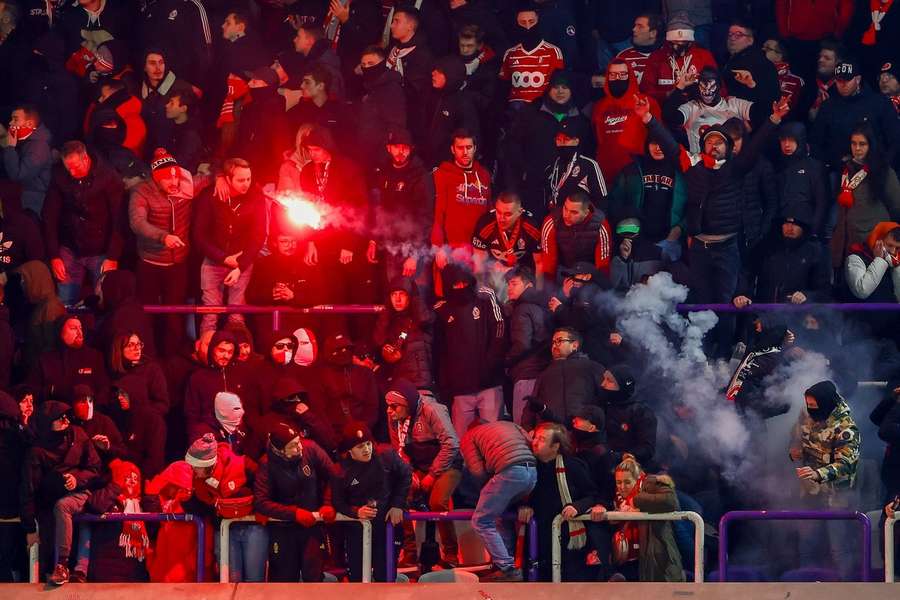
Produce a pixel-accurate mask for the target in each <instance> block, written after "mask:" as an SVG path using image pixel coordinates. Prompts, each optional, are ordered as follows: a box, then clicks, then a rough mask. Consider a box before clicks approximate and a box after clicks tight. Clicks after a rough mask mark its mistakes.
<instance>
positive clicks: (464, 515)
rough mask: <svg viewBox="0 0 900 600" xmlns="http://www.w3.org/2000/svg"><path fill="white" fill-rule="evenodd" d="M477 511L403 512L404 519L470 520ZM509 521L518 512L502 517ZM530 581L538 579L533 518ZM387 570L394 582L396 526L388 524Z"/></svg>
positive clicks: (516, 517) (535, 524)
mask: <svg viewBox="0 0 900 600" xmlns="http://www.w3.org/2000/svg"><path fill="white" fill-rule="evenodd" d="M474 512H475V511H472V510H451V511H448V512H428V511H409V512H404V513H403V520H404V521H470V520H471V519H472V515H473V514H474ZM502 518H503V519H505V520H508V521H518V519H519V516H518V515H517V514H512V513H508V514H505V515H503V517H502ZM527 525H528V540H529V543H528V581H537V558H538V545H537V521H535V520H534V518H532V519H531V520H530V521H529V522H528V523H527ZM385 553H386V557H385V571H387V580H388V582H389V583H394V582H395V581H396V579H397V565H396V563H395V561H394V528H393V527H390V526H388V527H387V528H386V531H385Z"/></svg>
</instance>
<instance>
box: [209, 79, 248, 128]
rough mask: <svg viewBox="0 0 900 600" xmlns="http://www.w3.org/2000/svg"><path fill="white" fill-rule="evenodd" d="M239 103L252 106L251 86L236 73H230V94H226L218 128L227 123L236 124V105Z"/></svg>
mask: <svg viewBox="0 0 900 600" xmlns="http://www.w3.org/2000/svg"><path fill="white" fill-rule="evenodd" d="M238 101H243V102H244V104H245V105H246V104H250V101H251V96H250V86H248V85H247V82H246V81H244V80H243V79H241V78H240V77H238V76H237V75H235V74H234V73H229V74H228V93H227V94H225V100H224V101H223V102H222V109H221V110H220V111H219V119H218V120H217V121H216V127H218V128H219V129H221V128H222V126H223V125H225V124H226V123H234V105H235V103H236V102H238Z"/></svg>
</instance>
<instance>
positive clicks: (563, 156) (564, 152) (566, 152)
mask: <svg viewBox="0 0 900 600" xmlns="http://www.w3.org/2000/svg"><path fill="white" fill-rule="evenodd" d="M576 152H578V148H577V147H576V146H558V147H557V148H556V155H557V156H558V157H559V159H560V161H561V162H562V163H564V164H568V163H569V161H571V160H572V159H573V158H575V153H576ZM562 168H564V167H562Z"/></svg>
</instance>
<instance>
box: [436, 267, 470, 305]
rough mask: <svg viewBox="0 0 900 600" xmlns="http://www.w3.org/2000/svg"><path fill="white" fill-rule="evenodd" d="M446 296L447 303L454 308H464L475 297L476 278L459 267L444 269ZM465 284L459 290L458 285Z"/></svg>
mask: <svg viewBox="0 0 900 600" xmlns="http://www.w3.org/2000/svg"><path fill="white" fill-rule="evenodd" d="M443 279H444V295H445V296H446V297H447V302H448V303H450V304H451V305H453V306H464V305H465V304H468V303H469V302H471V301H472V299H473V298H474V297H475V277H474V276H473V275H472V274H471V273H470V272H469V271H468V270H467V269H466V268H465V267H461V266H459V265H447V266H446V267H444V273H443ZM460 282H462V283H464V284H465V285H464V286H463V287H460V288H457V287H455V286H456V284H459V283H460Z"/></svg>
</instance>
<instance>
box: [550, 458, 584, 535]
mask: <svg viewBox="0 0 900 600" xmlns="http://www.w3.org/2000/svg"><path fill="white" fill-rule="evenodd" d="M556 486H557V487H558V488H559V499H560V501H562V505H563V507H566V506H568V505H570V504H572V494H571V493H569V482H568V481H567V480H566V464H565V463H564V462H563V457H562V454H557V455H556ZM586 543H587V528H586V527H585V526H584V525H582V524H581V522H580V521H569V544H568V545H567V546H566V548H568V549H569V550H579V549H581V548H584V545H585V544H586Z"/></svg>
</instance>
